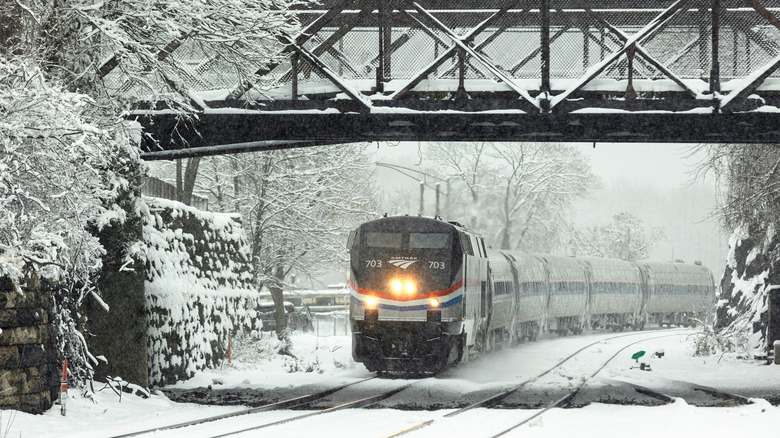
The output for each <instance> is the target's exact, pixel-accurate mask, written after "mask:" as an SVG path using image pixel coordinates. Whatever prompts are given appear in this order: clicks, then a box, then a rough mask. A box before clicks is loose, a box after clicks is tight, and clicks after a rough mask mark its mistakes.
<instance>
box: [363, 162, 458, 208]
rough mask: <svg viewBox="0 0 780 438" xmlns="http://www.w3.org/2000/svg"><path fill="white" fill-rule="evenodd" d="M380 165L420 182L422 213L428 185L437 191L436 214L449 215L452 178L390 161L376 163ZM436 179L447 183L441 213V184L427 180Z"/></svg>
mask: <svg viewBox="0 0 780 438" xmlns="http://www.w3.org/2000/svg"><path fill="white" fill-rule="evenodd" d="M376 165H377V166H379V167H386V168H388V169H393V170H395V171H396V172H398V173H401V174H402V175H404V176H406V177H409V178H411V179H413V180H415V181H419V182H420V214H422V213H423V192H424V190H425V187H426V186H427V187H428V188H430V189H433V190H435V191H436V215H437V216H439V217H442V218H443V217H445V216H449V213H450V178H449V177H447V178H441V177H438V176H436V175H431V174H429V173H426V172H423V171H421V170H417V169H412V168H410V167H405V166H399V165H397V164H389V163H376ZM412 174H416V175H418V176H414V175H412ZM419 176H422V177H423V179H422V181H421V180H420V179H419ZM429 178H430V179H432V180H436V181H442V182H444V183H445V184H446V187H447V189H446V191H445V192H444V210H443V211H441V214H440V208H439V201H440V191H441V189H440V184H439V183H438V182H437V183H436V185H435V186H430V185H429V184H428V182H427V180H428V179H429Z"/></svg>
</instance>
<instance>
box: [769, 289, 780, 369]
mask: <svg viewBox="0 0 780 438" xmlns="http://www.w3.org/2000/svg"><path fill="white" fill-rule="evenodd" d="M767 301H768V302H769V303H768V304H769V318H768V321H767V329H766V350H767V351H766V352H767V363H768V362H769V361H770V360H772V351H771V350H772V349H773V348H774V362H775V364H780V357H778V341H780V286H778V285H775V286H770V288H769V297H768V300H767Z"/></svg>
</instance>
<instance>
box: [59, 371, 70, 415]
mask: <svg viewBox="0 0 780 438" xmlns="http://www.w3.org/2000/svg"><path fill="white" fill-rule="evenodd" d="M67 398H68V359H65V360H64V361H63V362H62V380H60V413H61V414H62V415H63V416H64V415H65V400H67Z"/></svg>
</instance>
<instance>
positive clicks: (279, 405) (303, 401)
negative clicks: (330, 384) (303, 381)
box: [112, 377, 410, 438]
mask: <svg viewBox="0 0 780 438" xmlns="http://www.w3.org/2000/svg"><path fill="white" fill-rule="evenodd" d="M374 379H376V377H369V378H366V379H362V380H358V381H356V382H351V383H348V384H345V385H340V386H337V387H334V388H330V389H327V390H324V391H319V392H315V393H312V394H307V395H302V396H299V397H294V398H290V399H287V400H283V401H279V402H275V403H269V404H266V405H263V406H258V407H254V408H249V409H243V410H239V411H235V412H230V413H227V414H222V415H215V416H211V417H205V418H199V419H196V420H191V421H186V422H182V423H176V424H171V425H166V426H160V427H155V428H151V429H144V430H139V431H136V432H131V433H127V434H123V435H116V436H114V437H112V438H128V437H135V436H143V435H148V434H156V433H160V432H165V431H172V430H175V429H186V428H191V427H195V426H199V425H204V424H206V423H212V422H219V421H224V420H228V419H235V418H236V417H241V416H247V415H252V414H257V413H261V412H267V411H274V410H287V409H294V408H300V407H303V406H306V405H309V404H311V403H314V402H317V401H319V400H322V399H324V398H326V397H328V396H330V395H331V394H334V393H336V392H338V391H341V390H343V389H346V388H348V387H350V386H353V385H357V384H360V383H363V382H367V381H369V380H374ZM408 386H410V385H406V386H402V387H401V388H394V389H392V390H389V391H387V392H385V393H380V394H376V395H374V396H371V397H364V398H361V399H359V400H355V401H352V402H348V403H344V404H342V405H339V406H336V407H332V408H328V409H322V410H320V411H316V412H313V413H309V414H304V415H299V416H294V417H291V418H287V419H284V420H278V421H275V422H271V423H268V424H263V425H259V426H257V427H256V428H263V427H269V426H273V425H275V424H281V423H284V422H289V421H295V420H297V419H303V418H306V417H309V416H312V415H317V414H322V413H325V412H330V411H335V410H340V409H346V408H350V407H352V408H357V407H365V406H368V405H371V404H374V403H378V402H380V401H382V400H384V399H386V398H388V397H391V396H392V395H394V394H396V393H398V392H400V391H401V390H403V389H405V388H406V387H408ZM252 429H253V428H248V429H246V430H242V431H235V432H231V433H227V434H222V435H217V436H228V435H230V434H235V433H240V432H245V431H248V430H252ZM182 432H185V431H182Z"/></svg>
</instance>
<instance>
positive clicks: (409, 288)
mask: <svg viewBox="0 0 780 438" xmlns="http://www.w3.org/2000/svg"><path fill="white" fill-rule="evenodd" d="M416 289H417V288H416V287H415V285H414V283H413V282H411V281H407V282H406V283H404V290H405V291H407V292H409V293H410V294H412V293H414V291H415V290H416Z"/></svg>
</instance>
